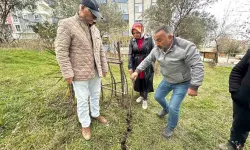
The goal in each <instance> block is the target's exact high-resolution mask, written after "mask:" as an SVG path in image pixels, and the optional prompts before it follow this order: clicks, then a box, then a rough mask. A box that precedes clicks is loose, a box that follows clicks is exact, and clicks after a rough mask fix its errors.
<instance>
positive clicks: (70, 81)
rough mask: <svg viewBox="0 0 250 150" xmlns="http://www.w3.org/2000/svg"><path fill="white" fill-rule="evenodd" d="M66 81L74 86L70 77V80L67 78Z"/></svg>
mask: <svg viewBox="0 0 250 150" xmlns="http://www.w3.org/2000/svg"><path fill="white" fill-rule="evenodd" d="M65 80H66V81H67V83H68V84H72V81H73V78H72V77H70V78H67V79H65Z"/></svg>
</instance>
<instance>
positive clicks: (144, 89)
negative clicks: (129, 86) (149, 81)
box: [138, 79, 148, 100]
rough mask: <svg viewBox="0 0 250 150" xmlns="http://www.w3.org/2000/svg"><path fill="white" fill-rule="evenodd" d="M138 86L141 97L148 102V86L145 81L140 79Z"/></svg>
mask: <svg viewBox="0 0 250 150" xmlns="http://www.w3.org/2000/svg"><path fill="white" fill-rule="evenodd" d="M138 84H139V85H138V87H139V90H140V96H141V97H143V98H144V100H148V87H147V86H146V81H145V79H139V82H138Z"/></svg>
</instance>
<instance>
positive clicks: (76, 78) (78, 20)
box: [55, 0, 108, 140]
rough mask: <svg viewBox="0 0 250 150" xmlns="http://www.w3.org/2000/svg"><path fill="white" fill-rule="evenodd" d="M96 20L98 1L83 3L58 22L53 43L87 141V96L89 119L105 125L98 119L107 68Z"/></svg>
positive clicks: (88, 129)
mask: <svg viewBox="0 0 250 150" xmlns="http://www.w3.org/2000/svg"><path fill="white" fill-rule="evenodd" d="M97 18H102V16H101V13H100V12H99V6H98V4H97V2H96V1H95V0H82V1H81V4H80V7H79V12H78V13H77V14H76V15H75V16H73V17H70V18H66V19H63V20H61V21H60V22H59V24H58V29H57V37H56V40H55V50H56V58H57V60H58V63H59V66H60V68H61V71H62V75H63V77H64V78H65V80H66V81H67V82H68V84H73V87H74V91H75V95H76V99H77V115H78V119H79V122H80V123H81V125H82V135H83V137H84V138H85V139H86V140H89V139H90V138H91V132H90V123H91V118H90V115H89V104H88V97H89V96H90V99H89V101H90V112H91V116H92V117H93V118H94V119H97V120H98V121H99V122H100V123H102V124H104V125H108V121H107V120H106V119H105V118H104V117H103V116H100V106H99V98H100V90H101V77H102V76H104V77H105V76H106V73H107V71H108V68H107V61H106V56H105V52H104V50H103V45H102V40H101V37H100V32H99V30H98V29H97V28H96V26H95V22H96V19H97Z"/></svg>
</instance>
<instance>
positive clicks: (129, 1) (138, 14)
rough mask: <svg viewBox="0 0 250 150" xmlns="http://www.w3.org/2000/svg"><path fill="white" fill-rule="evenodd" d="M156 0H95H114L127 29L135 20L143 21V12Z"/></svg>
mask: <svg viewBox="0 0 250 150" xmlns="http://www.w3.org/2000/svg"><path fill="white" fill-rule="evenodd" d="M156 1H157V0H97V2H99V3H110V2H115V3H117V4H118V6H119V8H120V10H121V11H122V12H123V18H124V20H127V21H128V23H129V31H130V29H131V27H132V25H133V24H134V23H135V22H141V23H143V17H142V16H143V13H144V12H145V10H146V9H148V8H149V7H150V6H152V5H155V4H156Z"/></svg>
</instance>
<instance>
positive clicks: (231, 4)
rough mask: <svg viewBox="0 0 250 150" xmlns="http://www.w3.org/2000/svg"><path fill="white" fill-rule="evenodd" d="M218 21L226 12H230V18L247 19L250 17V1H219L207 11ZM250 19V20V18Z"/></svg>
mask: <svg viewBox="0 0 250 150" xmlns="http://www.w3.org/2000/svg"><path fill="white" fill-rule="evenodd" d="M207 10H208V11H209V12H210V13H211V14H213V15H214V16H215V17H216V18H217V19H218V21H219V20H221V19H222V18H223V16H224V15H225V12H227V10H228V12H230V18H231V19H232V20H234V19H240V20H243V19H247V17H248V16H250V0H218V2H217V3H215V4H213V5H211V6H210V7H209V8H208V9H207ZM249 19H250V18H249Z"/></svg>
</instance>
